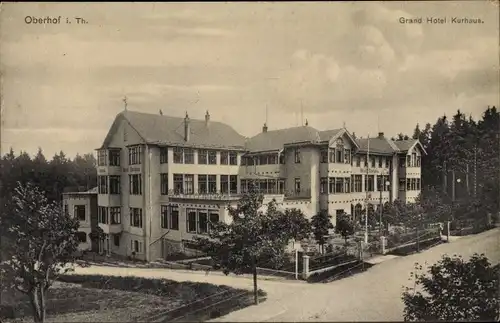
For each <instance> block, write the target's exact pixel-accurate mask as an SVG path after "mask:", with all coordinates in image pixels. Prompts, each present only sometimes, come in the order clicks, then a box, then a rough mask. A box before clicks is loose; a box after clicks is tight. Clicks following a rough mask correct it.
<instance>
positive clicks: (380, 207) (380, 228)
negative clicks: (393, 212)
mask: <svg viewBox="0 0 500 323" xmlns="http://www.w3.org/2000/svg"><path fill="white" fill-rule="evenodd" d="M380 177H382V176H380ZM383 187H384V183H383V179H381V180H380V184H379V191H380V201H379V206H378V208H379V209H380V212H379V213H380V219H379V224H378V225H379V228H378V231H379V232H378V234H379V236H382V189H383Z"/></svg>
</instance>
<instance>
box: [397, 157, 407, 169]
mask: <svg viewBox="0 0 500 323" xmlns="http://www.w3.org/2000/svg"><path fill="white" fill-rule="evenodd" d="M405 166H406V157H399V167H405Z"/></svg>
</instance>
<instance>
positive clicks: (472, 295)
mask: <svg viewBox="0 0 500 323" xmlns="http://www.w3.org/2000/svg"><path fill="white" fill-rule="evenodd" d="M422 269H423V267H422V265H419V264H417V265H416V267H415V270H416V272H414V273H412V277H411V278H413V279H414V283H415V284H414V286H413V287H406V288H405V291H404V292H403V295H402V300H403V303H404V305H405V309H404V319H405V321H445V322H459V321H467V322H473V321H482V322H498V320H499V319H500V299H499V297H498V292H499V286H500V285H499V277H500V270H499V266H498V265H497V266H495V267H493V266H491V264H490V263H489V261H488V259H487V258H486V257H485V256H484V255H478V254H475V255H473V256H472V258H471V259H470V260H469V261H466V260H464V259H462V258H461V257H460V256H458V257H456V256H455V257H453V258H452V257H449V256H444V257H443V258H442V259H441V260H440V261H439V262H437V263H436V264H434V265H432V266H431V267H430V268H429V269H428V270H427V274H422V273H421V271H422Z"/></svg>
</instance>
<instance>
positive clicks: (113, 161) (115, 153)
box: [109, 149, 120, 166]
mask: <svg viewBox="0 0 500 323" xmlns="http://www.w3.org/2000/svg"><path fill="white" fill-rule="evenodd" d="M109 166H120V151H119V150H116V149H114V150H110V151H109Z"/></svg>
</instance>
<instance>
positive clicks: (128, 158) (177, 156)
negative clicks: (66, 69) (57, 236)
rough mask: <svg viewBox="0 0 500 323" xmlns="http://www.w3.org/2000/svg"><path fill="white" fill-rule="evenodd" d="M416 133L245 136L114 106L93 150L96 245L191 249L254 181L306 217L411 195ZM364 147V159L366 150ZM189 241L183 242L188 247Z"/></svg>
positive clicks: (124, 250)
mask: <svg viewBox="0 0 500 323" xmlns="http://www.w3.org/2000/svg"><path fill="white" fill-rule="evenodd" d="M424 153H425V151H424V149H423V147H422V145H421V144H420V143H419V141H418V140H406V141H392V140H389V139H387V138H385V137H384V134H383V133H379V135H378V137H375V138H370V139H355V138H354V137H353V136H352V135H351V134H350V133H349V132H348V131H347V130H346V129H345V128H341V129H334V130H326V131H319V130H317V129H315V128H313V127H311V126H308V125H307V124H306V125H304V126H298V127H292V128H287V129H280V130H268V128H267V126H266V125H264V126H263V128H262V131H261V132H260V133H259V134H257V135H256V136H254V137H251V138H245V137H243V136H242V135H240V134H239V133H238V132H236V131H235V130H234V129H233V128H232V127H231V126H229V125H226V124H223V123H220V122H216V121H212V120H210V115H209V113H208V112H207V113H206V116H205V120H195V119H190V118H189V117H188V115H187V114H186V117H185V118H178V117H169V116H163V115H155V114H147V113H140V112H133V111H123V112H121V113H119V114H118V115H117V116H116V118H115V120H114V122H113V124H112V126H111V129H110V130H109V132H108V135H107V136H106V138H105V140H104V143H103V145H102V146H101V148H99V149H98V152H97V154H98V166H97V172H98V223H99V226H100V227H101V228H102V229H103V230H104V232H105V233H106V239H104V241H102V242H101V244H100V248H99V249H100V250H103V251H105V252H107V253H115V254H119V255H124V256H129V255H132V254H133V255H134V256H135V257H137V258H139V259H144V260H147V261H152V260H156V259H159V258H163V257H165V256H166V255H168V254H170V253H174V252H180V251H182V252H186V251H189V250H191V251H192V248H190V241H191V239H192V238H193V237H194V236H196V235H206V234H207V232H208V229H209V222H211V221H230V219H229V214H228V212H227V206H228V205H229V204H235V203H236V201H237V200H238V198H239V196H240V194H242V193H244V192H245V191H246V190H247V187H248V186H247V185H248V183H249V181H251V180H253V181H256V183H257V185H258V186H259V188H260V189H261V191H262V193H263V194H264V195H265V197H266V200H269V199H270V198H276V200H277V202H278V204H279V205H280V207H283V208H298V209H301V210H302V211H303V212H304V214H305V215H306V216H307V217H308V218H310V217H312V216H313V215H314V214H316V213H318V212H319V211H320V210H328V213H329V214H331V215H332V217H333V220H332V221H333V222H335V217H336V215H337V214H340V213H342V212H346V213H348V214H351V215H354V216H359V215H360V214H361V212H362V210H364V209H365V208H368V209H369V210H370V209H373V210H376V209H377V207H378V206H379V205H381V203H385V202H389V201H391V200H394V199H400V200H403V201H407V202H412V201H414V200H415V197H417V196H418V194H419V193H420V188H421V182H420V165H421V156H422V154H424ZM367 155H368V158H367ZM191 246H192V245H191Z"/></svg>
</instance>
